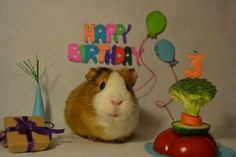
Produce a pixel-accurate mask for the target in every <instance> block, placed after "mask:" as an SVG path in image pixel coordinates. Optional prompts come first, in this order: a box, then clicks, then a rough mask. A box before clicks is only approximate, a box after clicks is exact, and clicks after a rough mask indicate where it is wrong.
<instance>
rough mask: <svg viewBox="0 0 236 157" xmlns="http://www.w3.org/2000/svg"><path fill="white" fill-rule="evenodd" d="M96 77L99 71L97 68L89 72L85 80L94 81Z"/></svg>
mask: <svg viewBox="0 0 236 157" xmlns="http://www.w3.org/2000/svg"><path fill="white" fill-rule="evenodd" d="M96 75H97V70H96V68H91V69H90V70H89V72H88V73H87V74H86V76H85V78H86V79H87V80H88V81H92V80H93V79H94V77H95V76H96Z"/></svg>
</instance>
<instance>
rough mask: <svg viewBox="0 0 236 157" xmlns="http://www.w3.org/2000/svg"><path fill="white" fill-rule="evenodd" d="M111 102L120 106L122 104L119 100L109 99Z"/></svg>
mask: <svg viewBox="0 0 236 157" xmlns="http://www.w3.org/2000/svg"><path fill="white" fill-rule="evenodd" d="M111 104H112V105H113V106H120V105H121V104H122V101H121V100H111Z"/></svg>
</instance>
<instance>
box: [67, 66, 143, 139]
mask: <svg viewBox="0 0 236 157" xmlns="http://www.w3.org/2000/svg"><path fill="white" fill-rule="evenodd" d="M137 78H138V74H137V73H136V72H135V69H127V68H122V69H118V70H112V69H109V68H103V67H101V68H91V69H90V71H89V72H88V73H87V74H86V81H85V82H84V83H82V84H80V85H79V86H78V87H77V88H75V89H74V90H73V91H72V92H71V93H70V95H69V97H68V99H67V101H66V107H65V113H64V114H65V120H66V122H67V124H68V126H69V127H70V128H71V130H72V131H73V132H74V133H76V134H79V135H81V136H84V137H88V138H90V139H99V140H103V141H116V140H117V141H123V140H126V139H127V138H128V137H129V136H130V135H131V134H132V132H134V130H135V128H136V127H137V125H138V122H139V112H140V109H139V105H138V101H137V99H136V98H135V94H134V91H133V86H134V84H135V82H136V79H137Z"/></svg>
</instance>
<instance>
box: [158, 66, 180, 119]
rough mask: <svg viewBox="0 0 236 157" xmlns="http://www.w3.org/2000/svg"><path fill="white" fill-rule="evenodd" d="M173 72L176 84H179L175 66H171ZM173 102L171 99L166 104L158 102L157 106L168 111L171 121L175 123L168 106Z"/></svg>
mask: <svg viewBox="0 0 236 157" xmlns="http://www.w3.org/2000/svg"><path fill="white" fill-rule="evenodd" d="M171 71H172V73H173V75H174V78H175V82H177V81H178V78H177V75H176V72H175V70H174V67H173V66H171ZM172 102H173V99H170V100H169V101H168V102H167V103H164V102H163V101H160V100H157V101H156V102H155V104H156V106H157V107H159V108H165V109H166V111H167V113H168V115H169V116H170V118H171V120H172V121H174V117H173V115H172V113H171V112H170V110H169V109H168V107H167V106H168V105H169V104H171V103H172Z"/></svg>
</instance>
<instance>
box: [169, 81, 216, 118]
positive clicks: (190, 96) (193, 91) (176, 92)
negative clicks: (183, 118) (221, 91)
mask: <svg viewBox="0 0 236 157" xmlns="http://www.w3.org/2000/svg"><path fill="white" fill-rule="evenodd" d="M216 92H217V90H216V86H215V85H213V84H212V83H211V82H209V81H207V80H206V79H200V78H198V79H190V78H185V79H182V80H179V81H178V82H176V83H175V84H173V85H172V86H171V87H170V88H169V93H170V96H171V97H172V98H173V99H174V100H175V101H177V102H179V103H180V104H182V105H183V106H184V108H185V110H186V113H187V114H190V115H193V116H198V115H199V111H200V108H201V107H202V106H204V105H205V104H207V103H209V102H210V101H211V100H212V99H213V98H214V97H215V94H216Z"/></svg>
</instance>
